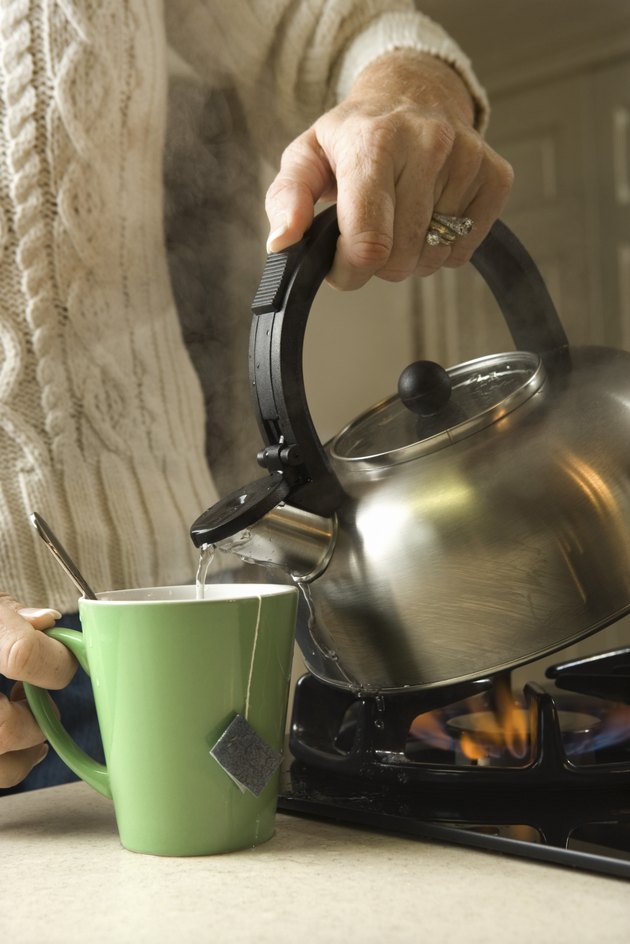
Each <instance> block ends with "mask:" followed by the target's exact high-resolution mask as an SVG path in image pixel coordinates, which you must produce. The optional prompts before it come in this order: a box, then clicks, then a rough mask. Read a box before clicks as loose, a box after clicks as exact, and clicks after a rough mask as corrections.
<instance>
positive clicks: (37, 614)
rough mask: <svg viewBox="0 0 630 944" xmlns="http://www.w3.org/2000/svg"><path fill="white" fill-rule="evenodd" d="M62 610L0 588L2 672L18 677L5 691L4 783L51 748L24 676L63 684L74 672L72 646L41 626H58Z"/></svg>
mask: <svg viewBox="0 0 630 944" xmlns="http://www.w3.org/2000/svg"><path fill="white" fill-rule="evenodd" d="M59 616H60V614H59V613H57V611H56V610H49V609H32V608H26V607H22V606H21V604H19V603H16V601H15V600H13V599H11V597H8V596H7V595H6V594H0V674H2V675H4V676H6V677H7V678H11V679H16V680H17V684H16V685H14V686H13V689H12V690H11V696H10V698H7V697H6V695H2V694H0V787H13V786H15V785H16V784H18V783H19V782H20V781H21V780H23V779H24V778H25V777H26V775H27V774H28V773H29V772H30V770H31V769H32V768H33V767H34V766H35V765H36V764H38V763H40V761H42V760H43V759H44V757H45V756H46V754H47V753H48V745H47V744H45V742H44V735H43V734H42V732H41V731H40V729H39V727H38V725H37V722H36V721H35V719H34V718H33V715H32V714H31V711H30V709H29V707H28V703H27V701H26V698H25V697H24V689H23V687H22V682H31V683H32V684H34V685H41V686H42V687H43V688H63V687H64V686H65V685H67V684H68V682H69V681H70V679H71V678H72V676H73V675H74V672H75V669H76V661H75V659H74V657H73V656H72V655H71V654H70V652H69V651H68V649H66V647H65V646H63V645H62V644H61V643H60V642H57V640H55V639H50V637H48V636H46V635H45V634H44V633H42V632H39V630H42V629H49V628H50V627H51V626H54V624H55V619H58V618H59Z"/></svg>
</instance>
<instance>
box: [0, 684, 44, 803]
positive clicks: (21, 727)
mask: <svg viewBox="0 0 630 944" xmlns="http://www.w3.org/2000/svg"><path fill="white" fill-rule="evenodd" d="M47 754H48V745H47V744H46V743H44V736H43V734H42V732H41V731H40V729H39V727H38V726H37V723H36V722H35V719H34V718H33V715H32V714H31V712H30V709H29V707H28V704H27V702H26V700H25V699H24V695H23V690H22V687H21V684H19V683H18V685H15V686H14V688H13V690H12V692H11V699H10V700H9V699H8V698H7V697H6V695H2V694H0V787H14V786H15V785H16V784H18V783H20V781H21V780H23V779H24V778H25V777H26V776H27V774H29V773H30V771H31V770H32V768H33V767H34V766H35V765H36V764H39V763H40V762H41V761H42V760H43V759H44V758H45V757H46V755H47Z"/></svg>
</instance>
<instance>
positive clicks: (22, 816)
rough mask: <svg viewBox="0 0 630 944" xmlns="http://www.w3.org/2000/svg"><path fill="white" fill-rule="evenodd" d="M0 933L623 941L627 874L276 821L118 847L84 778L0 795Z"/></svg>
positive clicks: (176, 943) (76, 937)
mask: <svg viewBox="0 0 630 944" xmlns="http://www.w3.org/2000/svg"><path fill="white" fill-rule="evenodd" d="M0 867H1V869H2V873H1V881H0V932H1V940H2V941H3V942H4V941H6V942H9V941H14V942H20V944H35V942H37V944H57V942H59V944H62V942H63V944H74V942H81V944H84V942H90V944H100V942H108V944H111V942H113V944H125V942H127V941H129V942H145V941H147V942H148V941H151V942H152V944H161V942H163V941H164V942H173V944H182V942H195V944H197V942H200V944H203V942H206V941H207V942H212V944H223V942H230V944H241V942H248V944H249V942H256V944H267V942H270V944H271V942H273V944H284V942H289V941H291V942H293V941H300V940H306V941H308V942H309V944H313V942H326V944H329V942H330V944H336V942H343V944H355V942H356V944H372V942H377V941H378V942H383V944H389V942H407V941H409V942H412V941H413V942H419V941H421V942H438V944H448V942H460V941H462V942H466V944H476V942H480V944H481V942H483V944H491V942H493V941H497V942H501V944H514V942H517V944H519V942H521V941H522V942H528V944H552V942H553V944H563V942H565V941H566V942H571V944H576V942H589V944H591V942H595V941H596V942H598V944H609V942H610V944H613V942H614V944H622V942H623V944H628V941H630V882H628V881H627V880H624V879H621V878H613V877H607V876H604V875H594V874H589V873H587V872H583V871H579V870H575V869H572V868H568V867H562V866H557V865H551V864H547V863H542V862H533V861H529V860H521V859H518V858H515V857H513V856H506V855H502V854H498V853H493V852H485V851H479V850H476V849H468V848H463V847H459V846H453V845H443V844H441V843H436V842H429V841H418V840H415V839H406V838H400V837H398V836H392V835H387V834H384V833H379V832H371V831H369V830H366V829H361V828H358V827H351V826H341V825H337V824H335V823H331V822H323V821H318V820H312V819H304V818H300V817H294V816H287V815H278V819H277V825H276V832H275V835H274V836H273V838H272V839H271V840H269V841H268V842H267V843H265V844H264V845H262V846H259V847H258V848H256V849H253V850H247V851H243V852H236V853H230V854H226V855H221V856H211V857H203V858H202V857H200V858H186V859H183V858H182V859H175V858H156V857H153V856H144V855H138V854H136V853H132V852H127V851H126V850H125V849H123V848H122V847H121V845H120V843H119V841H118V835H117V832H116V824H115V821H114V813H113V808H112V805H111V803H110V802H109V801H108V800H106V799H104V798H103V797H101V796H100V795H99V794H97V793H95V792H94V791H93V790H92V789H91V788H90V787H87V786H86V785H85V784H83V783H73V784H69V785H66V786H61V787H52V788H49V789H47V790H37V791H33V792H31V793H25V794H18V795H15V796H9V797H5V798H3V799H1V800H0Z"/></svg>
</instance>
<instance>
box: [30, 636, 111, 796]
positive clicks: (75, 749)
mask: <svg viewBox="0 0 630 944" xmlns="http://www.w3.org/2000/svg"><path fill="white" fill-rule="evenodd" d="M45 632H46V635H47V636H50V637H51V638H52V639H57V640H58V641H59V642H61V643H63V644H64V646H67V647H68V649H69V650H70V652H71V653H72V654H73V655H74V656H76V659H77V661H78V662H79V665H80V666H81V668H82V669H84V670H85V671H86V672H87V674H88V675H89V674H90V667H89V665H88V661H87V655H86V652H85V639H84V638H83V633H79V632H77V630H76V629H66V628H65V627H64V626H55V627H54V628H53V629H47V630H45ZM24 692H25V694H26V698H27V701H28V703H29V705H30V708H31V711H32V712H33V715H34V717H35V720H36V721H37V723H38V725H39V726H40V728H41V729H42V731H43V732H44V734H45V735H46V737H47V739H48V740H49V741H50V743H51V744H52V746H53V748H54V749H55V751H56V752H57V754H59V756H60V757H61V759H62V761H63V762H64V763H65V764H66V765H67V766H68V767H69V768H70V770H72V771H74V773H75V774H77V776H79V777H80V778H81V780H85V782H86V783H87V784H89V785H90V786H91V787H93V788H94V790H97V791H98V792H99V793H102V794H103V796H106V797H107V798H108V799H110V800H111V799H112V789H111V784H110V781H109V772H108V770H107V767H106V766H105V765H104V764H99V763H98V761H96V760H94V758H92V757H90V755H89V754H86V753H85V751H83V750H82V749H81V748H80V747H79V745H78V744H77V743H76V741H75V740H74V739H73V738H72V737H70V735H69V734H68V732H67V731H66V729H65V728H64V726H63V725H62V723H61V721H60V720H59V718H58V717H57V715H56V714H55V712H54V711H53V709H52V706H51V703H50V699H49V697H48V692H47V691H46V689H44V688H39V687H38V686H37V685H30V684H29V683H28V682H25V683H24Z"/></svg>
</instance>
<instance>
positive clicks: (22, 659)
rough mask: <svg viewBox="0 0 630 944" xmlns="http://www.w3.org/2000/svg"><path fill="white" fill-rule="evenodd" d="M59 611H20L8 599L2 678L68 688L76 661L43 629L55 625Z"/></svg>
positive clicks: (1, 630)
mask: <svg viewBox="0 0 630 944" xmlns="http://www.w3.org/2000/svg"><path fill="white" fill-rule="evenodd" d="M59 615H60V614H59V613H57V611H56V610H46V609H36V610H33V609H31V608H28V607H20V605H19V604H18V603H17V602H16V601H15V600H12V599H11V598H9V597H7V596H6V595H3V596H2V599H1V601H0V674H1V675H4V676H6V677H7V678H10V679H17V680H19V681H23V682H30V683H31V684H32V685H40V686H41V687H42V688H53V689H55V688H64V686H66V685H67V684H68V682H69V681H70V679H71V678H72V676H73V675H74V672H75V669H76V661H75V659H74V656H72V655H71V653H70V652H69V650H68V649H66V647H65V646H64V645H62V643H60V642H58V641H57V640H55V639H51V638H50V637H49V636H46V635H45V634H44V633H42V632H39V630H40V629H47V628H49V627H50V626H53V625H54V622H55V619H56V618H58V617H59Z"/></svg>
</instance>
